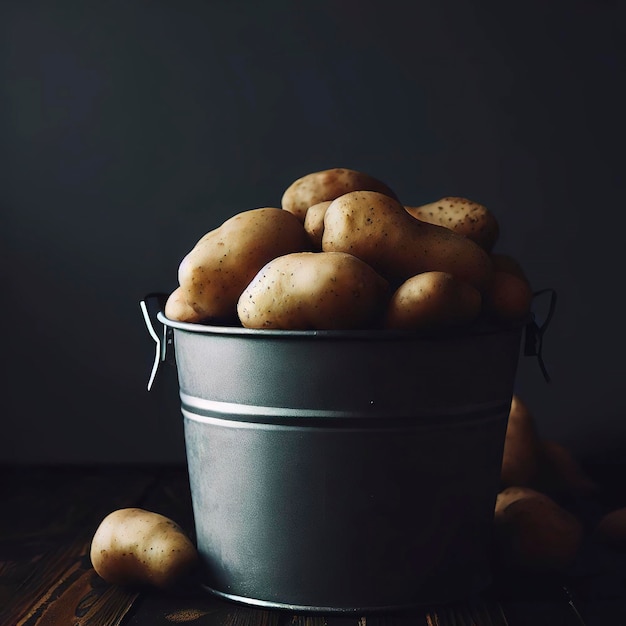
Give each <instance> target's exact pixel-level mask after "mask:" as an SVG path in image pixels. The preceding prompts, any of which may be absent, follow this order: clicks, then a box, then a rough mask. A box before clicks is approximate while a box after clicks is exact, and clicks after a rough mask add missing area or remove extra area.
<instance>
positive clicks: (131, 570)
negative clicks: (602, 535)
mask: <svg viewBox="0 0 626 626" xmlns="http://www.w3.org/2000/svg"><path fill="white" fill-rule="evenodd" d="M90 557H91V563H92V565H93V568H94V570H95V571H96V573H97V574H98V575H99V576H100V577H101V578H103V579H104V580H106V581H107V582H109V583H112V584H116V585H153V586H155V587H158V588H161V589H164V588H167V587H171V586H172V585H174V584H175V583H176V582H177V581H178V580H180V579H181V578H182V576H183V575H185V574H186V573H188V572H189V571H190V570H191V569H192V568H193V566H194V565H195V563H196V562H197V560H198V553H197V551H196V547H195V546H194V544H193V543H192V542H191V540H190V539H189V537H188V536H187V535H186V534H185V533H184V532H183V530H182V529H181V527H180V526H179V525H178V524H176V522H174V521H172V520H171V519H169V518H168V517H165V516H164V515H161V514H159V513H154V512H152V511H146V510H145V509H139V508H126V509H118V510H117V511H113V512H112V513H109V515H107V516H106V517H105V518H104V519H103V520H102V522H101V523H100V525H99V526H98V529H97V530H96V532H95V534H94V536H93V539H92V542H91V549H90Z"/></svg>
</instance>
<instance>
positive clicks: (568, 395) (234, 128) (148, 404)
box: [0, 0, 626, 463]
mask: <svg viewBox="0 0 626 626" xmlns="http://www.w3.org/2000/svg"><path fill="white" fill-rule="evenodd" d="M411 6H412V5H411V4H410V3H406V2H397V3H396V2H393V1H392V2H380V3H376V2H370V1H364V2H363V1H361V2H357V1H356V0H344V1H337V2H329V1H327V0H318V1H316V2H314V3H312V2H281V1H270V2H266V3H256V2H237V1H232V2H208V1H207V2H199V1H194V0H184V1H180V2H178V1H173V0H172V1H171V2H166V1H165V0H160V1H152V2H149V1H133V0H131V1H127V2H119V1H109V2H78V1H77V2H70V1H69V0H60V1H57V2H43V1H42V2H28V1H23V2H18V1H8V0H3V1H2V3H1V4H0V33H1V40H0V45H1V51H2V55H1V60H2V61H1V62H2V66H1V72H2V76H1V79H2V80H1V83H0V84H1V90H2V91H1V94H0V95H1V104H0V107H1V120H0V124H1V126H0V128H1V132H2V134H1V137H0V155H1V156H2V166H1V168H0V172H1V176H0V207H1V216H2V223H1V224H0V237H1V239H2V242H1V251H2V263H1V264H0V266H1V272H2V275H1V278H2V293H3V298H2V302H3V305H2V330H3V332H2V352H1V354H2V360H3V365H4V368H3V371H4V373H3V374H2V381H3V384H2V393H1V396H0V402H1V404H0V411H1V413H0V415H1V416H2V429H1V431H0V462H15V461H19V462H25V463H34V462H52V463H61V462H63V463H77V462H104V461H112V462H127V461H139V462H152V461H180V460H182V459H183V458H184V448H183V443H182V418H181V417H180V414H179V410H178V398H177V395H176V394H177V386H176V380H175V370H173V369H172V368H170V369H166V370H164V371H163V375H162V376H161V378H160V379H159V380H158V382H157V384H156V386H155V388H154V389H153V390H152V391H151V392H150V393H148V392H147V391H146V383H147V379H148V375H149V372H150V368H151V365H152V357H153V351H154V344H153V342H152V340H151V339H150V337H149V336H148V333H147V331H146V328H145V325H144V322H143V319H142V317H141V312H140V308H139V302H140V300H141V299H142V297H143V296H144V295H145V294H146V293H148V292H150V291H154V290H157V291H170V290H172V289H173V288H174V287H175V286H176V272H177V268H178V263H179V262H180V260H181V259H182V257H183V256H184V255H185V254H186V253H187V251H188V250H189V249H190V248H191V247H192V245H193V244H194V243H195V242H196V241H197V240H198V239H199V238H200V236H202V235H203V234H204V233H205V232H207V231H209V230H211V229H213V228H215V227H217V226H218V225H219V224H220V223H221V222H222V221H223V220H224V219H226V218H227V217H230V216H231V215H233V214H234V213H236V212H239V211H242V210H246V209H250V208H255V207H259V206H278V205H279V203H280V197H281V195H282V192H283V191H284V189H285V188H286V187H287V186H288V185H289V184H290V183H291V182H292V181H293V180H294V179H295V178H298V177H300V176H302V175H304V174H306V173H309V172H312V171H316V170H319V169H326V168H330V167H339V166H341V167H349V168H353V169H358V170H362V171H365V172H368V173H370V174H372V175H374V176H376V177H377V178H380V179H382V180H384V181H385V182H387V183H388V184H389V185H390V186H391V187H393V188H394V189H395V191H396V192H397V193H398V195H399V196H400V197H401V199H402V200H403V201H404V202H405V203H406V204H418V203H425V202H430V201H434V200H436V199H438V198H439V197H441V196H444V195H461V196H466V197H469V198H471V199H474V200H476V201H478V202H481V203H483V204H485V205H486V206H487V207H489V208H490V209H491V210H492V211H493V212H494V213H495V214H496V216H497V217H498V219H499V221H500V224H501V228H502V234H501V237H500V242H499V244H498V250H499V251H501V252H507V253H509V254H512V255H514V256H516V257H517V258H518V259H519V260H520V261H521V262H522V264H523V265H524V267H525V269H526V271H527V273H528V275H529V277H530V279H531V281H532V283H533V286H534V287H535V288H536V289H541V288H545V287H552V288H554V289H556V290H557V292H558V296H559V301H558V306H557V310H556V314H555V317H554V319H553V321H552V324H551V326H550V328H549V330H548V332H547V334H546V336H545V345H544V356H545V360H546V364H547V366H548V369H549V372H550V374H551V375H552V382H551V383H549V384H548V383H546V382H545V381H544V379H543V377H542V375H541V372H540V370H539V368H538V366H537V363H536V361H535V360H534V359H532V358H529V357H523V358H522V360H521V363H520V372H519V379H518V383H517V390H518V392H519V393H520V394H522V395H523V396H524V397H525V398H526V400H527V401H528V403H529V404H530V406H531V408H532V409H533V412H534V414H535V417H536V419H537V422H538V424H539V426H540V429H541V433H542V435H543V436H546V437H551V438H554V439H557V440H559V441H561V442H562V443H565V444H566V445H569V446H570V447H572V448H573V449H575V450H576V451H577V452H578V453H579V454H581V455H593V454H607V455H615V454H620V452H621V451H622V450H624V449H626V399H625V396H624V393H623V388H624V378H625V374H626V367H625V366H624V353H625V348H626V336H625V335H626V333H625V331H624V308H623V307H624V305H623V290H624V267H625V264H624V231H623V226H622V224H623V222H624V220H623V214H624V211H625V210H626V205H625V202H624V198H625V193H624V191H625V190H624V166H625V159H624V151H625V149H626V148H625V139H626V137H625V135H624V127H623V115H624V108H625V104H626V101H625V98H624V96H623V93H622V92H623V90H622V83H623V82H624V69H625V68H626V64H625V47H624V39H625V37H626V32H625V28H624V23H625V19H626V13H625V11H624V5H623V4H622V3H618V2H609V1H605V2H600V1H596V2H592V1H591V0H588V1H581V0H574V1H571V2H529V3H528V2H527V3H515V4H510V3H496V2H484V1H480V0H475V1H467V2H464V1H463V0H441V1H435V0H432V1H430V0H429V1H427V2H423V3H415V5H414V6H413V8H409V7H411Z"/></svg>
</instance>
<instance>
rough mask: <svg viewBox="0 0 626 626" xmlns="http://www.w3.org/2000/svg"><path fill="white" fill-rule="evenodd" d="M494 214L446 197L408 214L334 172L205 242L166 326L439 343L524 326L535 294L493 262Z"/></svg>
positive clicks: (385, 192) (364, 183)
mask: <svg viewBox="0 0 626 626" xmlns="http://www.w3.org/2000/svg"><path fill="white" fill-rule="evenodd" d="M499 232H500V229H499V225H498V222H497V220H496V217H495V216H494V214H493V213H492V212H491V211H489V210H488V209H487V208H486V207H484V206H482V205H480V204H478V203H476V202H474V201H471V200H468V199H466V198H457V197H446V198H442V199H440V200H438V201H436V202H432V203H429V204H426V205H422V206H414V205H413V204H406V203H403V202H402V201H401V200H400V199H399V198H398V196H397V194H396V193H395V192H394V191H393V190H392V189H391V188H390V187H389V186H388V185H387V184H386V183H384V182H383V181H380V180H378V179H376V178H374V177H372V176H370V175H369V174H366V173H363V172H359V171H355V170H351V169H346V168H332V169H327V170H322V171H318V172H312V173H310V174H307V175H305V176H303V177H301V178H299V179H297V180H295V181H293V182H292V183H291V184H290V185H288V186H287V188H286V189H285V190H284V192H283V194H282V197H281V201H280V207H263V208H255V209H250V210H247V211H242V212H240V213H238V214H236V215H234V216H233V217H231V218H229V219H227V220H226V221H225V222H224V223H223V224H221V225H220V226H219V227H217V228H215V229H214V230H211V231H210V232H208V233H206V234H205V235H204V236H202V237H201V238H200V239H199V240H198V241H197V243H196V244H195V245H194V246H193V248H192V249H191V250H190V251H189V253H188V254H187V255H186V256H185V257H184V259H183V260H182V262H181V263H180V266H179V268H178V287H177V288H176V289H175V290H174V291H173V293H171V294H170V296H169V298H168V300H167V303H166V306H165V311H164V312H165V315H166V316H167V317H168V318H170V319H172V320H177V321H182V322H192V323H201V324H225V325H240V326H244V327H246V328H253V329H279V330H280V329H282V330H346V329H404V330H417V331H438V330H446V329H450V328H460V327H466V326H468V325H470V324H472V323H474V322H477V321H479V320H482V319H486V320H489V321H491V322H501V323H505V324H506V323H517V322H520V321H522V320H524V319H525V318H526V317H527V315H528V314H529V311H530V305H531V300H532V290H531V286H530V284H529V281H528V279H527V277H526V276H525V274H524V271H523V270H522V268H521V266H520V264H519V263H518V262H517V261H516V260H515V259H514V258H512V257H511V256H509V255H505V254H501V253H496V252H494V246H495V244H496V242H497V239H498V235H499Z"/></svg>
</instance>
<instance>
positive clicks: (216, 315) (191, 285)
mask: <svg viewBox="0 0 626 626" xmlns="http://www.w3.org/2000/svg"><path fill="white" fill-rule="evenodd" d="M308 249H310V242H309V239H308V236H307V234H306V231H305V230H304V226H303V225H302V223H301V222H300V221H299V220H298V219H297V218H296V217H295V216H294V215H292V214H291V213H288V212H287V211H283V210H282V209H278V208H273V207H265V208H260V209H251V210H249V211H243V212H242V213H238V214H237V215H234V216H233V217H231V218H230V219H228V220H226V221H225V222H224V223H223V224H222V225H221V226H219V227H218V228H216V229H215V230H212V231H210V232H209V233H207V234H206V235H204V237H202V238H201V239H200V240H199V241H198V243H197V244H196V245H195V246H194V248H193V249H192V250H191V251H190V252H189V253H188V254H187V255H186V256H185V258H184V259H183V260H182V262H181V264H180V266H179V269H178V281H179V284H180V288H181V291H182V294H183V295H184V299H185V302H186V303H187V305H189V307H191V308H192V309H193V310H194V311H195V312H196V313H197V314H198V316H199V317H200V318H202V319H214V320H231V319H232V320H236V319H237V300H238V299H239V296H240V295H241V292H242V291H243V290H244V289H245V288H246V286H247V285H248V283H249V282H250V281H251V280H252V278H253V277H254V276H255V274H256V273H257V272H258V271H259V270H260V269H261V268H262V267H263V266H264V265H265V264H266V263H267V262H268V261H270V260H271V259H273V258H275V257H277V256H281V255H283V254H287V253H289V252H299V251H303V250H308Z"/></svg>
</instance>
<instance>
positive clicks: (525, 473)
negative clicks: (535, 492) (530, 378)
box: [501, 394, 541, 487]
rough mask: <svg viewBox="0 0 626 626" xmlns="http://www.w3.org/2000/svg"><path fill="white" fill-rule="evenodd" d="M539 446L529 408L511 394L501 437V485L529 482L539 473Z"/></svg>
mask: <svg viewBox="0 0 626 626" xmlns="http://www.w3.org/2000/svg"><path fill="white" fill-rule="evenodd" d="M540 464H541V447H540V441H539V435H538V433H537V428H536V425H535V418H534V416H533V414H532V412H531V411H530V408H529V407H528V405H527V404H526V402H524V401H523V400H522V398H520V396H519V395H517V394H514V395H513V398H512V400H511V408H510V410H509V419H508V423H507V428H506V435H505V440H504V453H503V458H502V470H501V483H502V485H503V486H504V487H511V486H519V487H528V486H530V485H532V484H533V483H534V482H535V481H536V480H537V477H538V475H539V468H540Z"/></svg>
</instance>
